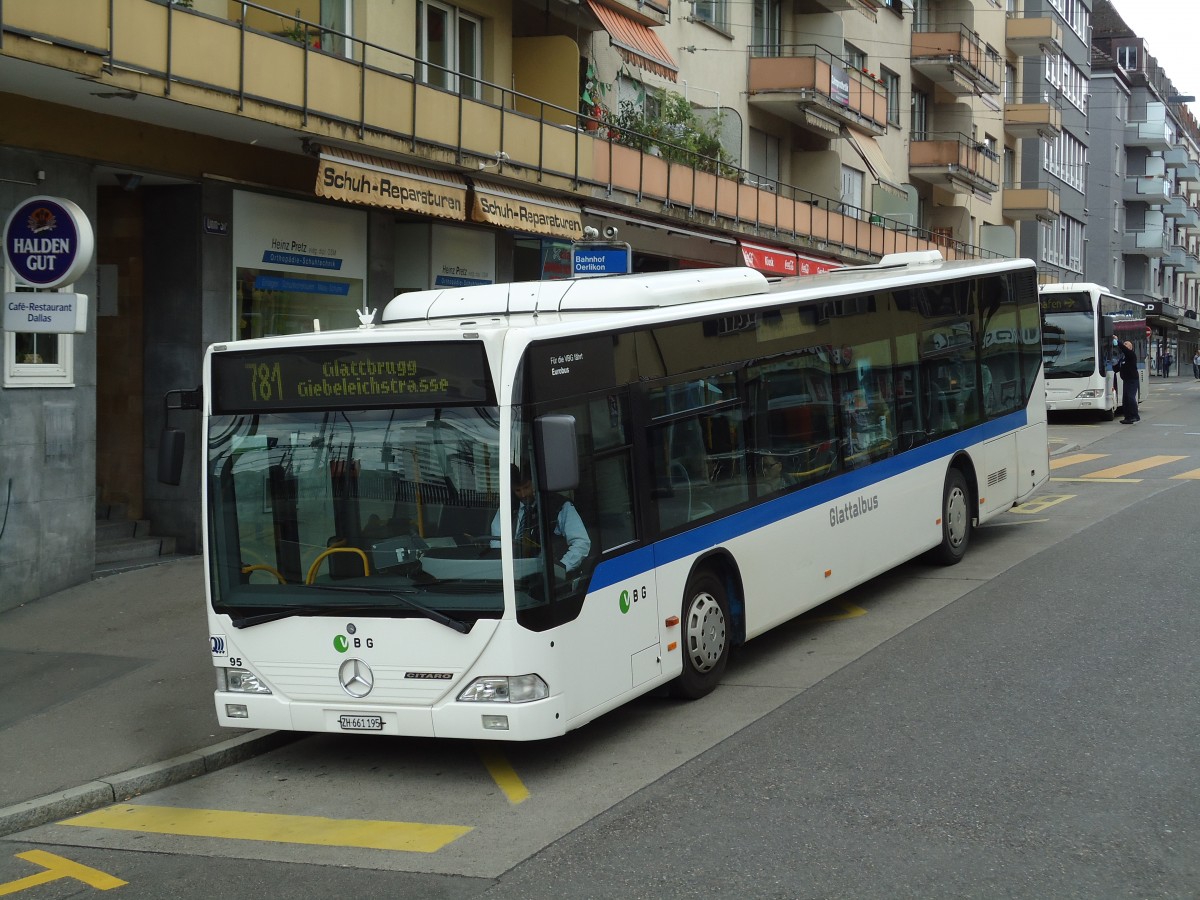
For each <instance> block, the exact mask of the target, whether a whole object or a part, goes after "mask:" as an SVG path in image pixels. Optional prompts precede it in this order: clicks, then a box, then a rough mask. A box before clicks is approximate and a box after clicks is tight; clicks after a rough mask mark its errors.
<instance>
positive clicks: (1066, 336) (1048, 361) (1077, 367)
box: [1038, 283, 1148, 421]
mask: <svg viewBox="0 0 1200 900" xmlns="http://www.w3.org/2000/svg"><path fill="white" fill-rule="evenodd" d="M1038 291H1039V293H1040V295H1041V304H1042V359H1043V365H1044V368H1045V373H1046V408H1047V409H1048V410H1049V411H1050V412H1065V411H1074V410H1092V411H1094V412H1098V413H1099V414H1100V416H1101V418H1105V419H1108V420H1110V421H1111V420H1112V419H1114V418H1115V417H1116V412H1117V409H1118V407H1119V406H1120V404H1121V398H1120V396H1119V380H1118V379H1117V378H1116V376H1115V375H1114V373H1113V370H1112V358H1113V355H1114V353H1115V350H1114V344H1113V341H1114V338H1117V337H1118V336H1119V338H1120V340H1121V341H1125V340H1130V341H1132V342H1133V345H1134V352H1135V353H1136V354H1137V358H1138V362H1139V364H1140V365H1141V366H1142V371H1143V373H1145V372H1147V371H1148V370H1146V368H1145V360H1146V349H1147V347H1146V329H1145V325H1146V322H1145V318H1146V313H1145V308H1144V306H1143V305H1142V304H1141V303H1138V302H1137V301H1136V300H1127V299H1125V298H1124V297H1118V296H1117V295H1116V294H1113V293H1112V292H1111V291H1109V290H1107V289H1106V288H1104V287H1101V286H1100V285H1098V284H1084V283H1079V284H1045V285H1042V286H1041V287H1040V288H1038ZM1145 387H1146V379H1145V377H1143V379H1142V392H1141V394H1142V396H1143V397H1144V396H1145V395H1146V394H1145Z"/></svg>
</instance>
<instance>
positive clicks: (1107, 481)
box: [1050, 475, 1146, 484]
mask: <svg viewBox="0 0 1200 900" xmlns="http://www.w3.org/2000/svg"><path fill="white" fill-rule="evenodd" d="M1050 480H1051V481H1063V482H1071V483H1074V484H1079V483H1082V482H1084V481H1098V482H1100V483H1101V484H1141V483H1142V482H1143V481H1145V480H1146V479H1144V478H1092V477H1091V476H1088V475H1082V476H1080V477H1078V478H1051V479H1050Z"/></svg>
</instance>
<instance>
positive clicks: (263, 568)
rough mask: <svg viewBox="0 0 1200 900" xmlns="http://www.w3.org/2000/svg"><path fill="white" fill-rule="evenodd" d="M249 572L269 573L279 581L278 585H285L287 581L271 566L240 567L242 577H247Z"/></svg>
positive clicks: (261, 564)
mask: <svg viewBox="0 0 1200 900" xmlns="http://www.w3.org/2000/svg"><path fill="white" fill-rule="evenodd" d="M251 572H270V573H271V574H272V575H274V576H275V577H276V578H277V579H278V580H279V583H280V584H287V579H286V578H284V577H283V576H282V575H280V574H279V570H278V569H276V568H274V567H272V566H268V565H267V564H266V563H255V564H254V565H252V566H242V574H243V575H249V574H250V573H251Z"/></svg>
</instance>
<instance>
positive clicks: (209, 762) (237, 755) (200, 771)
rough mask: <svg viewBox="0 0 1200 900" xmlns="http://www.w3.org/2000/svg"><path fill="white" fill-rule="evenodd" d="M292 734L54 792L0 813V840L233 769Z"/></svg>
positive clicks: (261, 737)
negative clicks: (198, 776) (197, 778)
mask: <svg viewBox="0 0 1200 900" xmlns="http://www.w3.org/2000/svg"><path fill="white" fill-rule="evenodd" d="M300 737H301V735H300V734H297V733H294V732H283V731H252V732H250V733H248V734H244V735H239V736H238V737H235V738H232V739H230V740H228V741H222V742H221V743H219V744H213V745H212V746H211V747H207V748H205V749H203V750H197V751H195V752H193V753H185V754H183V755H182V756H176V757H174V758H173V759H168V760H165V761H163V762H160V763H152V764H151V765H148V766H141V767H140V768H137V769H129V770H128V771H126V772H120V773H118V774H116V775H110V776H108V777H107V778H101V779H99V780H97V781H89V782H88V783H87V784H84V785H81V786H79V787H76V788H70V789H68V790H65V791H56V792H55V793H52V794H45V795H44V796H41V797H35V798H34V799H33V800H26V801H25V802H24V803H17V804H15V805H13V806H8V807H5V808H3V809H0V837H3V836H5V835H9V834H13V833H15V832H18V831H25V830H27V829H29V828H37V827H38V826H39V825H45V824H47V823H49V822H53V821H55V820H56V819H61V818H64V817H67V816H75V815H79V814H81V813H85V812H90V811H91V810H93V809H99V808H100V807H102V806H108V805H109V804H110V803H120V802H122V801H125V800H131V799H133V798H134V797H137V796H138V795H139V794H144V793H146V792H147V791H155V790H159V789H161V788H165V787H170V786H171V785H173V784H179V783H180V782H182V781H187V780H188V779H191V778H195V777H196V776H197V775H204V774H206V773H208V772H215V771H216V770H218V769H223V768H225V767H226V766H231V765H233V764H234V763H238V762H242V761H243V760H247V759H251V758H252V757H255V756H258V755H260V754H263V753H268V752H270V751H271V750H275V749H277V748H279V747H282V746H284V745H286V744H290V743H292V742H293V741H295V740H297V739H298V738H300Z"/></svg>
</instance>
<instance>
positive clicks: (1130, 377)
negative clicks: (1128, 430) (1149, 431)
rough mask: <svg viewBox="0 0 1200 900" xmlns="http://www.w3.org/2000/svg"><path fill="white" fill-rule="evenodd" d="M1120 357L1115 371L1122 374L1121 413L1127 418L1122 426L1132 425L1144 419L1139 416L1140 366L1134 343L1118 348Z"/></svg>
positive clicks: (1122, 422)
mask: <svg viewBox="0 0 1200 900" xmlns="http://www.w3.org/2000/svg"><path fill="white" fill-rule="evenodd" d="M1117 349H1118V350H1120V351H1121V355H1120V357H1119V358H1118V359H1117V360H1115V361H1114V363H1113V370H1114V371H1116V372H1120V373H1121V412H1122V413H1123V414H1124V415H1125V418H1123V419H1122V420H1121V424H1122V425H1132V424H1133V423H1134V422H1137V421H1139V420H1140V419H1141V418H1142V417H1141V416H1140V415H1138V401H1137V395H1138V364H1137V354H1136V353H1134V352H1133V342H1132V341H1126V342H1125V343H1123V344H1122V345H1121V346H1120V347H1118V348H1117Z"/></svg>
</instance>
